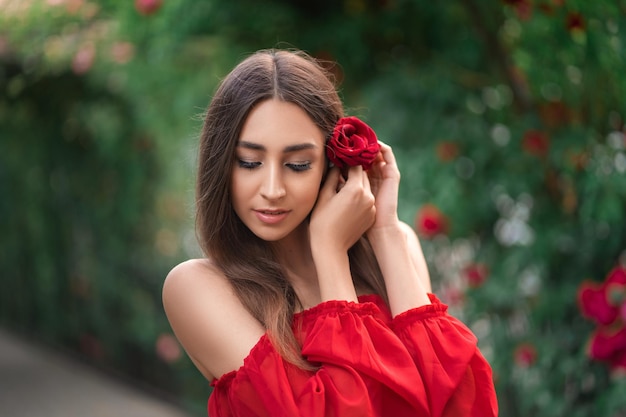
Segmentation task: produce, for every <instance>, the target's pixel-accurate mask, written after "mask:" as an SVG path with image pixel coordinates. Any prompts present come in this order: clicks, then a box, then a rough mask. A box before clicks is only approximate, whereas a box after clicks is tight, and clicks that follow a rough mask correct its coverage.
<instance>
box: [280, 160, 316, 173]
mask: <svg viewBox="0 0 626 417" xmlns="http://www.w3.org/2000/svg"><path fill="white" fill-rule="evenodd" d="M285 165H286V166H287V167H289V168H290V169H291V170H293V171H296V172H302V171H307V170H309V169H311V163H310V162H297V163H296V162H290V163H288V164H285Z"/></svg>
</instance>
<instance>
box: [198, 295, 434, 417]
mask: <svg viewBox="0 0 626 417" xmlns="http://www.w3.org/2000/svg"><path fill="white" fill-rule="evenodd" d="M381 317H382V314H381V312H380V310H379V309H378V307H377V306H376V305H375V304H373V303H352V302H345V301H329V302H325V303H322V304H319V305H318V306H316V307H313V308H312V309H309V310H307V311H305V312H303V313H302V314H300V315H298V316H297V318H296V319H297V320H296V321H295V327H296V328H297V327H299V328H301V334H300V335H301V343H302V355H303V356H304V358H306V359H307V360H308V361H309V362H311V363H312V364H313V365H314V366H317V370H315V371H306V370H302V369H299V368H297V367H295V366H293V365H291V364H289V363H286V362H285V361H284V360H283V359H282V358H281V357H280V355H279V354H278V353H277V352H276V350H275V349H274V348H273V347H272V345H271V343H270V342H269V339H268V338H267V336H263V337H262V338H261V340H260V341H259V343H258V344H257V345H256V346H255V347H254V348H253V349H252V351H251V352H250V354H249V355H248V357H247V358H246V359H245V361H244V365H243V366H242V367H241V368H240V369H239V370H238V371H236V372H231V373H229V374H226V375H224V376H223V377H222V378H220V379H219V380H217V381H215V382H214V383H213V386H214V391H213V393H212V395H211V397H210V399H209V415H210V416H211V417H219V416H289V417H294V416H303V417H313V416H319V417H321V416H383V415H384V416H389V415H393V416H421V415H423V416H427V415H429V413H428V405H427V401H426V397H425V388H424V386H423V384H422V381H421V377H420V374H419V373H418V371H417V369H416V367H415V364H414V360H413V358H412V357H411V355H410V354H409V352H408V351H407V349H406V347H405V346H404V345H403V344H402V342H401V341H400V339H399V338H398V337H397V336H396V335H395V334H394V333H393V331H392V330H391V329H390V328H389V327H388V326H387V325H386V324H385V323H384V322H383V321H382V320H381Z"/></svg>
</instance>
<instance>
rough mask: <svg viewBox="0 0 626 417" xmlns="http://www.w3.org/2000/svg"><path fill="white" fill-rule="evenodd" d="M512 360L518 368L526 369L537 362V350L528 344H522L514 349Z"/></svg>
mask: <svg viewBox="0 0 626 417" xmlns="http://www.w3.org/2000/svg"><path fill="white" fill-rule="evenodd" d="M513 360H514V361H515V363H516V364H517V365H518V366H520V367H522V368H528V367H529V366H531V365H532V364H534V363H535V362H536V361H537V349H535V346H533V345H531V344H530V343H522V344H521V345H519V346H518V347H516V348H515V352H513Z"/></svg>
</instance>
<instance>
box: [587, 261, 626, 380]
mask: <svg viewBox="0 0 626 417" xmlns="http://www.w3.org/2000/svg"><path fill="white" fill-rule="evenodd" d="M578 306H579V308H580V311H581V313H582V315H583V316H585V317H586V318H588V319H590V320H593V321H594V322H596V323H597V324H598V327H597V328H596V330H595V331H594V332H593V334H592V335H591V340H590V342H589V349H588V354H589V357H590V358H592V359H595V360H599V361H602V362H606V363H607V364H608V365H609V367H610V368H611V370H622V371H626V268H624V267H621V266H618V267H616V268H614V269H613V270H611V271H610V272H609V274H608V275H607V277H606V279H605V280H604V282H602V283H599V284H597V283H593V282H588V281H586V282H583V283H582V284H581V285H580V287H579V289H578Z"/></svg>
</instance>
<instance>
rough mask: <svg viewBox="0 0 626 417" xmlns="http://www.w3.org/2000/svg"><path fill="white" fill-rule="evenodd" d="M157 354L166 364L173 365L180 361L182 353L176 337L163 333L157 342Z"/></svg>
mask: <svg viewBox="0 0 626 417" xmlns="http://www.w3.org/2000/svg"><path fill="white" fill-rule="evenodd" d="M156 354H157V356H158V357H159V358H161V360H163V361H164V362H167V363H173V362H176V361H177V360H178V359H180V357H181V355H182V352H181V349H180V345H179V344H178V340H176V338H175V337H174V336H172V335H171V334H169V333H162V334H161V335H159V337H158V338H157V341H156Z"/></svg>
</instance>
